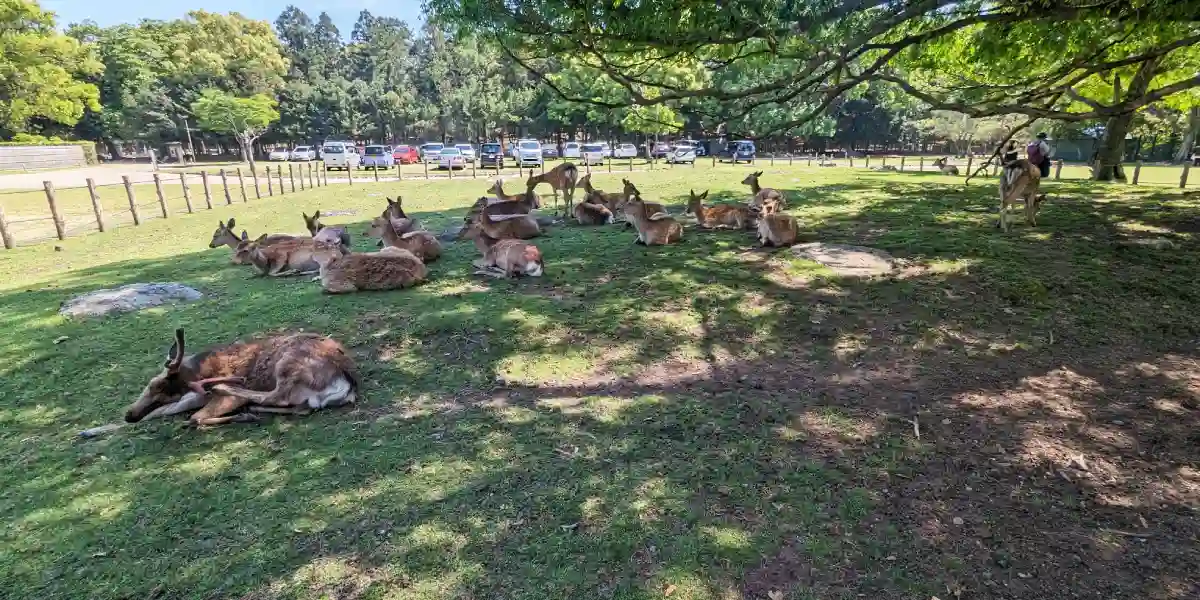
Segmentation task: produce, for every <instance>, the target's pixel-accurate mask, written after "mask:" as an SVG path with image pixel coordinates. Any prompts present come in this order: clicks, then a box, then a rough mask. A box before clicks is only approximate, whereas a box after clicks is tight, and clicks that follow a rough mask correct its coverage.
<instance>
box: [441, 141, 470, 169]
mask: <svg viewBox="0 0 1200 600" xmlns="http://www.w3.org/2000/svg"><path fill="white" fill-rule="evenodd" d="M438 168H439V169H465V168H467V159H466V157H465V156H463V153H462V150H459V149H458V148H455V147H453V146H452V147H450V148H442V151H441V152H439V153H438Z"/></svg>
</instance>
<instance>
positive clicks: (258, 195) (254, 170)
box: [250, 165, 262, 200]
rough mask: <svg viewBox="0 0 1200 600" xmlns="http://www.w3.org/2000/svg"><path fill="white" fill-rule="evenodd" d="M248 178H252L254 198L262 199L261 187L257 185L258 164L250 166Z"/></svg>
mask: <svg viewBox="0 0 1200 600" xmlns="http://www.w3.org/2000/svg"><path fill="white" fill-rule="evenodd" d="M250 179H252V180H254V198H255V199H256V200H262V188H260V187H258V165H254V166H252V167H250Z"/></svg>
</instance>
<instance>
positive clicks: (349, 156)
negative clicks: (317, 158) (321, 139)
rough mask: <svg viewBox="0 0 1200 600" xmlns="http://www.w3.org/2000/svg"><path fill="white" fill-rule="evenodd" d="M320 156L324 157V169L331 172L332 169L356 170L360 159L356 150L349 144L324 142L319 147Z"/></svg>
mask: <svg viewBox="0 0 1200 600" xmlns="http://www.w3.org/2000/svg"><path fill="white" fill-rule="evenodd" d="M321 156H322V157H324V159H323V160H324V161H325V169H326V170H328V171H332V170H334V169H345V170H347V171H349V170H350V169H354V168H357V167H358V165H359V163H361V162H362V158H361V157H360V156H359V155H358V148H355V147H354V144H351V143H349V142H325V145H324V146H322V147H321Z"/></svg>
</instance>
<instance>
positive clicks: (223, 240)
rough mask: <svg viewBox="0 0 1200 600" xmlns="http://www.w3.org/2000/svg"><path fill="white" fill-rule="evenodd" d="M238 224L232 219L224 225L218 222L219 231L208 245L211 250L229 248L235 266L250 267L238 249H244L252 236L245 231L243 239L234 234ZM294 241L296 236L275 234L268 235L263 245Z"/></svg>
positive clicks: (243, 231)
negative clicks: (243, 246) (231, 251)
mask: <svg viewBox="0 0 1200 600" xmlns="http://www.w3.org/2000/svg"><path fill="white" fill-rule="evenodd" d="M236 224H237V221H235V220H234V219H232V218H231V219H229V222H228V223H222V222H220V221H218V222H217V230H216V231H214V232H213V236H212V241H210V242H209V243H208V247H209V248H219V247H221V246H229V248H230V249H231V250H233V257H232V259H231V261H232V262H233V264H235V265H248V264H250V263H249V262H248V260H247V259H246V256H245V254H244V253H243V254H241V255H239V254H238V249H239V248H241V247H242V244H244V243H247V242H249V241H250V235H249V234H248V233H246V231H245V230H242V235H241V237H238V235H237V234H236V233H234V232H233V227H234V225H236ZM292 239H296V236H294V235H283V234H275V235H268V236H267V237H266V239H265V240H264V241H263V243H265V244H273V243H275V242H278V241H282V240H292Z"/></svg>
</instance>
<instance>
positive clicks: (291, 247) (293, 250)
mask: <svg viewBox="0 0 1200 600" xmlns="http://www.w3.org/2000/svg"><path fill="white" fill-rule="evenodd" d="M267 237H268V236H267V234H265V233H264V234H263V235H261V236H259V238H258V239H257V240H254V241H253V242H243V244H244V245H243V246H239V247H238V251H237V254H238V256H239V257H244V260H246V261H247V262H248V263H249V264H252V265H254V266H255V268H257V269H258V273H259V275H269V276H271V277H287V276H290V275H311V274H313V273H316V272H317V262H316V260H314V258H313V240H312V238H295V239H291V240H282V241H279V242H275V243H274V244H268V243H265V240H266V239H267Z"/></svg>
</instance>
